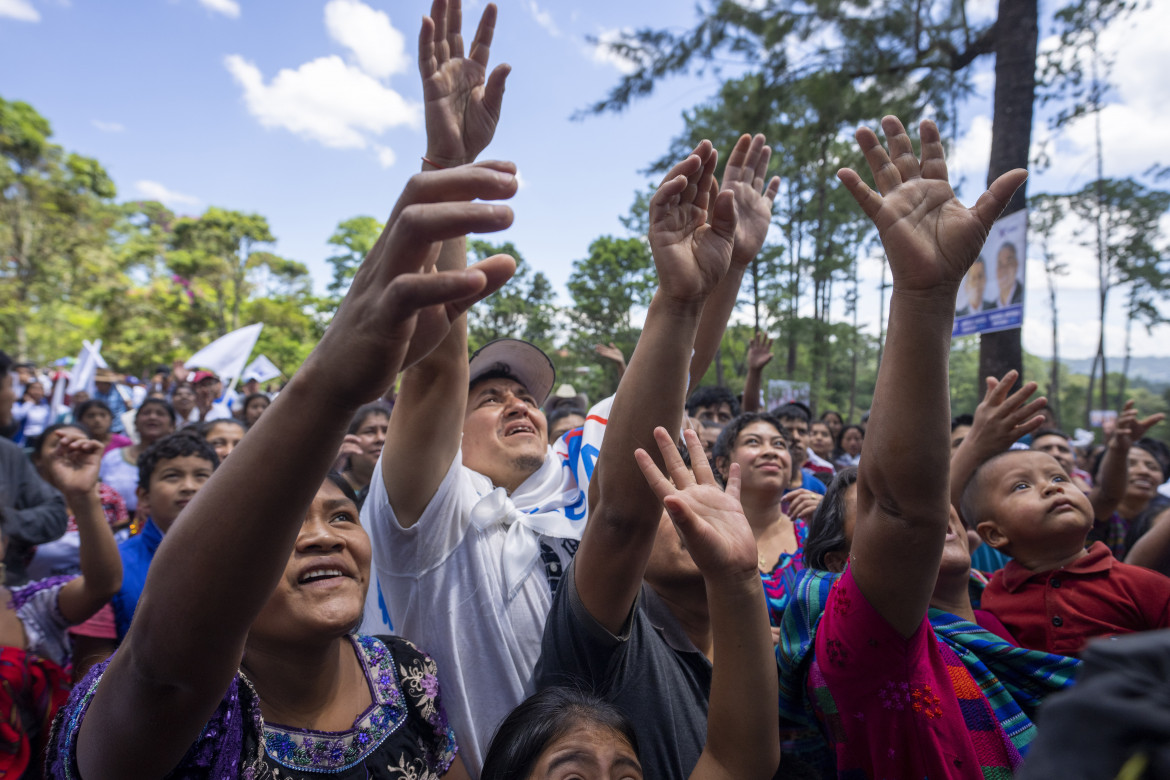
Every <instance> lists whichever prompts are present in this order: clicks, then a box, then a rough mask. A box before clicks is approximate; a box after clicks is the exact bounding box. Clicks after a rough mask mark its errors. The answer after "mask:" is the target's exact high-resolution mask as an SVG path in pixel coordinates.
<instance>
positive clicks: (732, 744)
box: [691, 573, 780, 780]
mask: <svg viewBox="0 0 1170 780" xmlns="http://www.w3.org/2000/svg"><path fill="white" fill-rule="evenodd" d="M707 605H708V611H709V612H710V614H711V634H712V637H713V639H714V645H715V660H714V666H713V671H712V677H711V700H710V703H709V705H708V708H707V744H706V746H705V748H704V750H703V753H704V756H703V758H700V761H699V765H698V766H697V767H696V768H695V772H694V773H692V774H691V778H692V780H700V779H701V778H702V779H704V780H705V778H708V777H734V778H745V779H749V778H761V779H762V780H766V779H767V778H770V777H772V775H773V774H774V773H775V771H776V767H777V765H778V764H779V762H780V739H779V729H780V724H779V712H778V710H777V709H776V697H777V696H778V692H777V681H776V657H775V655H774V654H773V645H772V632H771V629H770V627H769V624H768V608H767V605H766V604H765V602H764V592H763V589H762V588H760V581H759V578H758V577H757V576H755V574H754V573H752V574H751V576H750V577H748V578H745V579H743V580H741V581H733V582H715V581H712V580H707ZM708 761H713V762H714V763H715V765H716V767H717V768H718V770H722V771H721V772H719V771H716V772H708V771H706V770H707V766H706V765H707V762H708ZM712 769H715V767H712Z"/></svg>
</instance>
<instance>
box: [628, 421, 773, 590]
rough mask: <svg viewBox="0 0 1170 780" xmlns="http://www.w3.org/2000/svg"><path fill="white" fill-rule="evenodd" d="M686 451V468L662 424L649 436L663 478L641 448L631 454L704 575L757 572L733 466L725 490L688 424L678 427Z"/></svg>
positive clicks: (731, 576)
mask: <svg viewBox="0 0 1170 780" xmlns="http://www.w3.org/2000/svg"><path fill="white" fill-rule="evenodd" d="M683 437H684V438H685V440H686V444H687V450H688V451H689V452H690V454H691V465H692V467H693V469H694V471H693V472H692V471H691V470H690V469H688V468H687V467H686V464H685V463H683V459H682V457H681V456H680V455H679V453H678V449H677V448H676V447H675V445H674V441H673V440H672V439H671V437H670V434H669V433H667V432H666V429H665V428H661V427H659V428H655V429H654V440H655V442H656V443H657V444H658V451H659V452H660V453H661V455H662V459H663V462H664V463H665V464H666V468H667V471H668V472H669V474H670V479H667V478H666V476H664V475H663V473H662V472H661V471H659V470H658V466H657V465H656V464H655V463H654V459H653V458H651V457H650V454H649V453H647V452H646V450H643V449H640V448H639V449H638V450H636V451H635V452H634V457H635V459H637V461H638V467H639V468H641V469H642V475H643V476H644V477H645V478H646V483H647V484H648V485H649V486H650V489H651V490H653V491H654V494H655V495H656V496H658V498H659V500H660V501H662V504H663V506H664V507H666V512H667V514H668V515H669V516H670V519H671V521H672V522H673V523H674V525H675V528H677V529H678V531H679V533H680V534H682V538H683V542H684V543H685V544H686V547H687V550H688V551H689V552H690V554H691V557H692V558H693V559H694V561H695V565H696V566H698V567H699V571H700V572H702V574H703V577H704V578H707V579H743V578H745V577H758V576H759V575H758V574H757V573H756V572H757V568H758V565H759V551H758V549H757V548H756V539H755V537H754V536H753V535H752V529H751V526H749V525H748V521H747V518H746V517H745V516H744V514H743V506H742V505H741V504H740V502H739V467H738V464H736V463H733V464H731V470H730V473H729V474H728V478H727V489H726V491H724V490H720V489H719V484H718V483H717V482H716V481H715V475H714V473H713V472H712V471H711V466H710V465H709V463H708V462H707V457H706V455H704V454H703V445H702V443H700V441H699V437H698V435H696V434H695V432H694V431H693V430H687V431H685V432H684V433H683Z"/></svg>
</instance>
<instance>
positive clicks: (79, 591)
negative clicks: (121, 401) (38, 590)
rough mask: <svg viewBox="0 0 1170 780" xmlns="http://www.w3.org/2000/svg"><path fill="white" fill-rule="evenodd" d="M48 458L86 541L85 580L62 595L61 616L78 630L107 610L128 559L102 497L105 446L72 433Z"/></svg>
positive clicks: (63, 590)
mask: <svg viewBox="0 0 1170 780" xmlns="http://www.w3.org/2000/svg"><path fill="white" fill-rule="evenodd" d="M48 458H49V469H50V473H51V475H52V481H53V486H54V487H55V488H57V489H58V490H60V491H61V494H62V495H64V496H65V501H66V503H67V504H68V506H69V510H70V511H71V512H73V517H74V519H75V520H76V522H77V534H78V536H80V537H81V539H80V541H81V576H80V577H77V578H76V579H74V580H71V581H70V582H68V583H67V584H66V585H65V587H63V588H61V592H60V593H58V594H57V608H58V609H60V610H61V616H62V617H64V618H65V620H66V621H68V622H69V623H71V624H73V625H76V624H78V623H81V622H82V621H84V620H87V619H88V618H89V617H90V616H92V615H93V614H94V613H95V612H97V611H98V610H99V609H101V608H102V607H103V606H104V605H105V604H106V602H108V601H109V600H110V599H111V598H113V597H114V594H115V593H117V592H118V588H120V587H122V557H121V556H120V555H119V554H118V543H117V542H116V541H114V534H113V532H112V531H111V530H110V526H109V524H108V523H107V522H106V515H105V512H104V511H102V499H101V494H100V493H99V492H98V472H99V471H100V469H101V464H102V444H101V442H98V441H93V440H92V439H87V438H85V437H84V436H78V435H76V434H70V433H67V432H66V433H63V434H62V435H61V438H60V439H59V440H58V441H57V446H56V447H55V448H54V449H53V451H52V452H51V453H50V454H49V455H48Z"/></svg>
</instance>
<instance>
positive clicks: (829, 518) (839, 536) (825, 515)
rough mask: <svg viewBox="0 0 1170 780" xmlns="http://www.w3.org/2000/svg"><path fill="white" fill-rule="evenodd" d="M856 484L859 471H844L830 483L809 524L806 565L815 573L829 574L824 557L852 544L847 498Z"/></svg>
mask: <svg viewBox="0 0 1170 780" xmlns="http://www.w3.org/2000/svg"><path fill="white" fill-rule="evenodd" d="M856 483H857V467H856V466H850V467H849V468H846V469H841V470H840V471H838V472H837V475H836V476H835V477H833V481H832V482H830V483H829V487H828V489H827V490H826V491H825V497H824V499H822V500H821V505H820V506H818V507H817V511H816V512H813V516H812V519H811V520H809V523H808V538H807V539H805V540H804V563H805V565H806V566H808V567H809V568H812V569H821V570H822V571H827V570H828V568H829V567H828V565H827V564H826V563H825V556H827V555H828V554H829V553H831V552H837V551H839V550H844V549H845V548H846V546H847V545H848V544H849V542H848V540H847V539H846V538H845V494H846V493H847V492H849V487H850V486H851V485H854V484H856Z"/></svg>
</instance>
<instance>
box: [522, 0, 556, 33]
mask: <svg viewBox="0 0 1170 780" xmlns="http://www.w3.org/2000/svg"><path fill="white" fill-rule="evenodd" d="M527 6H528V13H530V14H532V19H533V21H535V22H536V23H537V24H539V25H540V26H541V27H543V28H544V30H545V32H547V33H548V34H549V35H551V36H552V37H554V38H560V37H561V31H560V28H558V27H557V23H556V22H554V21H553V18H552V14H550V13H549V12H548V11H545V10H542V9H541V7H540V6H538V5H537V4H536V0H528V3H527Z"/></svg>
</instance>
